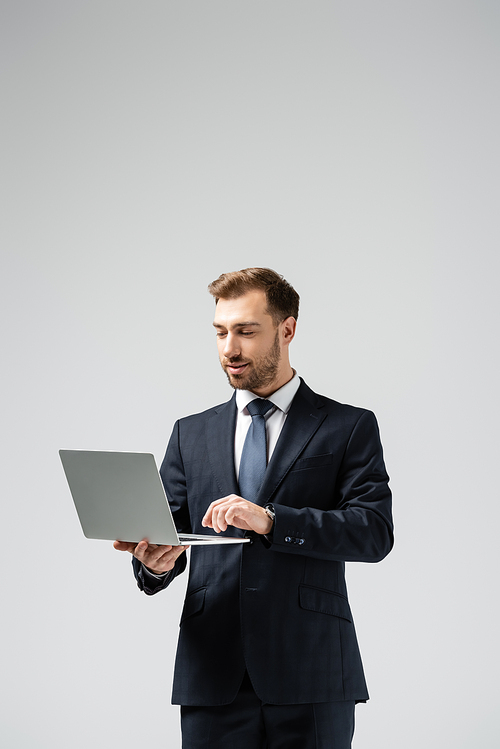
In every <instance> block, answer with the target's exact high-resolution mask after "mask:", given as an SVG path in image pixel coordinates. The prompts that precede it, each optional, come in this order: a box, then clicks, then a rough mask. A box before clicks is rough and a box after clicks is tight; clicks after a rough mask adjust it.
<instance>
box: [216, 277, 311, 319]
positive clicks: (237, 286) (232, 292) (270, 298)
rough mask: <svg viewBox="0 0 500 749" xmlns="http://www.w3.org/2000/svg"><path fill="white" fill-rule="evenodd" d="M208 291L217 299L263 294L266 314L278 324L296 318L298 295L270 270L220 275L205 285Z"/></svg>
mask: <svg viewBox="0 0 500 749" xmlns="http://www.w3.org/2000/svg"><path fill="white" fill-rule="evenodd" d="M208 290H209V292H210V293H211V294H212V296H213V297H215V303H216V304H217V302H218V301H219V299H237V298H238V297H240V296H243V294H246V293H247V292H249V291H256V290H259V291H264V292H265V294H266V301H267V311H268V313H269V314H270V315H271V317H272V318H273V320H274V322H275V324H276V325H278V324H279V323H280V322H282V321H283V320H286V318H287V317H294V318H295V319H297V318H298V316H299V299H300V297H299V295H298V294H297V292H296V291H295V289H294V288H293V286H291V285H290V284H289V283H288V281H285V279H284V278H283V276H280V275H279V273H276V271H274V270H271V269H270V268H245V270H235V271H233V272H231V273H223V274H222V275H221V276H219V278H217V279H216V280H215V281H212V283H211V284H209V286H208Z"/></svg>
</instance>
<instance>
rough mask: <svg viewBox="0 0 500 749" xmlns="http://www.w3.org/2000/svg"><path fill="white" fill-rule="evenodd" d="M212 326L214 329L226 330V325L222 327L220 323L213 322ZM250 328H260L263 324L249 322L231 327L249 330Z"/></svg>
mask: <svg viewBox="0 0 500 749" xmlns="http://www.w3.org/2000/svg"><path fill="white" fill-rule="evenodd" d="M212 325H213V326H214V328H224V329H225V328H226V326H225V325H221V324H220V323H218V322H213V323H212ZM250 326H253V327H257V328H260V327H261V324H260V322H251V321H249V322H237V323H234V325H231V328H248V327H250Z"/></svg>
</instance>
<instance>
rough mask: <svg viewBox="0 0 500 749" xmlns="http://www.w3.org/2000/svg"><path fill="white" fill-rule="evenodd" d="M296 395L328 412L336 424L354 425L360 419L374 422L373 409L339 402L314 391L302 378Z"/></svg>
mask: <svg viewBox="0 0 500 749" xmlns="http://www.w3.org/2000/svg"><path fill="white" fill-rule="evenodd" d="M297 396H298V397H299V398H304V399H305V400H306V401H308V402H309V403H310V405H311V406H314V408H317V409H319V410H321V411H322V412H323V413H326V414H328V416H331V417H334V418H335V420H336V422H337V424H343V425H345V426H348V425H352V426H354V425H355V424H356V423H357V422H358V421H360V419H361V420H363V421H364V420H366V421H375V422H376V419H375V414H374V413H373V411H370V410H369V409H367V408H361V407H359V406H352V405H350V404H349V403H341V402H340V401H337V400H334V399H333V398H329V397H328V396H326V395H320V394H319V393H315V392H314V391H313V390H311V388H310V387H309V386H308V385H306V383H305V382H304V380H302V381H301V385H300V388H299V390H298V391H297ZM297 396H296V397H297Z"/></svg>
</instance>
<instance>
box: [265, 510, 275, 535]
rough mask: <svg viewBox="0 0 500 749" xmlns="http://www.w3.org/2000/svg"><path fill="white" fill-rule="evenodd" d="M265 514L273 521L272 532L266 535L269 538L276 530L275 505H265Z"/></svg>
mask: <svg viewBox="0 0 500 749" xmlns="http://www.w3.org/2000/svg"><path fill="white" fill-rule="evenodd" d="M264 512H265V513H266V515H268V516H269V517H270V518H271V520H272V521H273V525H272V527H271V530H270V531H269V533H266V536H269V535H270V534H271V533H272V532H273V530H274V521H275V520H276V513H275V512H274V505H271V504H268V505H265V506H264Z"/></svg>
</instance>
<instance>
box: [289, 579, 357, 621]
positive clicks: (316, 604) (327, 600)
mask: <svg viewBox="0 0 500 749" xmlns="http://www.w3.org/2000/svg"><path fill="white" fill-rule="evenodd" d="M299 604H300V607H301V608H302V609H306V610H307V611H317V612H318V613H320V614H329V615H330V616H339V617H340V618H341V619H347V621H348V622H351V623H352V614H351V608H350V606H349V602H348V601H347V598H345V597H344V596H343V595H341V594H340V593H334V592H333V591H331V590H325V589H324V588H313V587H312V586H310V585H299Z"/></svg>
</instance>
